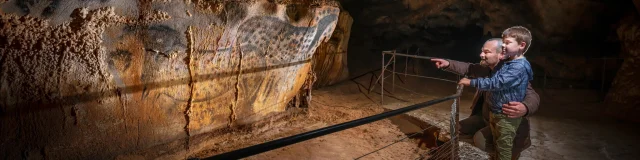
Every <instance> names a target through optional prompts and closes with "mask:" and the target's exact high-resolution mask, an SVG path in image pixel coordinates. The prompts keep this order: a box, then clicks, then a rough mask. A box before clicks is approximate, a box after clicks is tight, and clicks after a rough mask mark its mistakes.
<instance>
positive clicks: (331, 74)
mask: <svg viewBox="0 0 640 160" xmlns="http://www.w3.org/2000/svg"><path fill="white" fill-rule="evenodd" d="M351 24H353V18H351V15H349V12H347V11H342V12H340V16H339V17H338V24H337V25H336V29H335V31H333V35H332V36H331V38H330V39H329V41H327V42H325V43H322V44H320V46H318V49H317V50H316V53H315V54H314V55H313V58H314V65H313V67H314V68H313V71H314V72H315V74H316V77H317V80H316V81H315V83H314V86H316V87H322V86H327V85H332V84H335V83H336V82H339V81H342V80H345V79H346V78H348V77H349V70H348V67H347V48H348V46H349V36H350V35H351Z"/></svg>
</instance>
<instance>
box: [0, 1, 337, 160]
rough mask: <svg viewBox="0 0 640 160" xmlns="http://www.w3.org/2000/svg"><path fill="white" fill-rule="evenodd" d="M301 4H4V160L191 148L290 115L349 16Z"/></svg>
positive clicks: (0, 90)
mask: <svg viewBox="0 0 640 160" xmlns="http://www.w3.org/2000/svg"><path fill="white" fill-rule="evenodd" d="M291 3H293V2H288V1H286V2H275V3H271V2H267V1H266V0H264V1H261V0H247V1H233V2H224V1H221V2H218V1H213V2H210V1H207V2H203V1H197V0H196V1H176V0H173V1H153V2H152V1H146V0H141V1H129V0H100V1H98V0H94V1H62V0H48V1H47V0H35V1H19V0H18V1H7V2H4V1H3V2H0V7H1V10H0V13H1V14H0V17H1V19H0V26H2V30H1V31H0V46H1V48H0V51H1V53H2V55H1V56H0V62H1V63H0V65H1V67H0V105H1V110H0V111H1V120H0V123H1V124H0V142H1V143H0V148H2V149H1V151H0V157H6V158H9V159H19V158H24V157H26V158H38V157H47V158H51V159H87V158H90V159H109V158H113V157H115V156H117V155H119V154H123V153H126V152H131V151H135V150H140V149H146V148H149V147H152V146H157V145H161V144H166V143H169V142H174V141H176V140H181V141H184V143H185V144H184V145H185V147H188V146H189V145H190V142H189V138H188V137H192V136H195V135H198V134H201V133H205V132H210V131H213V130H216V129H221V128H226V127H229V126H238V125H244V124H248V123H252V122H255V121H258V120H260V119H263V118H265V117H267V116H268V115H269V114H271V113H277V112H281V111H283V110H284V109H285V108H286V106H287V105H288V104H289V102H290V101H291V100H292V98H293V97H295V96H296V95H297V94H299V93H300V92H301V88H305V87H303V85H305V84H306V85H309V84H312V83H311V82H308V81H309V80H308V79H307V75H309V72H310V71H311V61H312V56H313V54H314V52H315V50H316V48H317V47H318V46H319V44H320V43H322V42H326V41H327V40H328V39H329V37H331V36H332V33H333V30H334V28H335V26H336V22H337V20H338V16H339V12H340V9H339V8H338V7H337V5H336V4H335V3H333V2H317V1H316V2H313V4H312V3H311V2H310V1H309V2H306V1H302V2H298V1H296V3H297V4H291ZM291 15H296V16H295V17H292V16H291ZM306 88H308V87H306Z"/></svg>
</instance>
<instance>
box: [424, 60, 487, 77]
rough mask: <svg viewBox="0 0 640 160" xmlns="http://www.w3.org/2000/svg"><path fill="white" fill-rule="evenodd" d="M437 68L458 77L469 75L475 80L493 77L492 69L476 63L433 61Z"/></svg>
mask: <svg viewBox="0 0 640 160" xmlns="http://www.w3.org/2000/svg"><path fill="white" fill-rule="evenodd" d="M431 61H432V62H434V63H435V64H436V67H437V68H440V69H443V70H445V71H448V72H452V73H455V74H457V75H467V76H470V77H473V78H476V77H487V76H490V75H491V69H490V68H489V67H486V66H482V65H480V64H474V63H466V62H460V61H454V60H449V59H431Z"/></svg>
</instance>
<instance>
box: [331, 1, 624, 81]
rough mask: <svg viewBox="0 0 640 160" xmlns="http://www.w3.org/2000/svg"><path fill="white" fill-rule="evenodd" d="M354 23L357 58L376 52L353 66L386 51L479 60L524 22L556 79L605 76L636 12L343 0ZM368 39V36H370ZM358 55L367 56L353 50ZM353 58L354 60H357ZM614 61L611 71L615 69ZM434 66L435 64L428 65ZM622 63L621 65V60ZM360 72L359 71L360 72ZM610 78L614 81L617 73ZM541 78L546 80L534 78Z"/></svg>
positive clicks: (535, 55)
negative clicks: (626, 20)
mask: <svg viewBox="0 0 640 160" xmlns="http://www.w3.org/2000/svg"><path fill="white" fill-rule="evenodd" d="M342 2H343V4H344V5H345V9H346V10H347V11H349V12H350V13H351V14H352V15H353V17H354V19H356V21H355V22H354V27H353V28H354V31H353V33H352V37H351V41H352V42H353V43H351V44H350V46H349V48H350V49H353V50H351V51H350V53H351V54H352V55H350V56H351V57H371V58H370V60H367V61H368V62H371V63H372V64H362V65H360V64H357V65H358V66H350V67H349V68H350V69H351V68H357V67H361V66H362V67H364V68H377V67H379V66H380V64H379V59H380V51H382V50H393V49H397V50H400V51H401V52H403V53H404V52H406V50H407V49H409V50H410V53H412V54H414V53H415V52H416V51H417V50H418V48H419V49H420V50H419V54H421V55H425V56H436V57H444V58H451V59H456V60H461V61H467V62H477V61H478V60H479V58H478V55H479V52H478V51H479V49H480V48H481V47H482V44H483V43H484V41H485V40H486V39H488V38H491V37H500V34H501V32H502V31H503V30H504V29H506V28H508V27H511V26H515V25H522V26H525V27H528V28H529V29H530V30H531V31H532V33H533V43H532V48H531V49H530V51H529V53H528V54H527V58H528V59H529V61H531V62H532V65H533V66H534V69H535V71H536V76H543V75H544V74H543V73H544V71H546V72H548V73H547V74H548V77H550V78H554V79H558V80H579V81H575V82H572V83H574V84H573V85H574V86H577V85H583V86H585V87H590V86H588V85H590V84H580V83H583V82H586V81H584V80H585V79H588V80H593V81H592V82H596V81H597V82H598V83H596V84H598V85H596V86H594V87H599V86H600V85H599V80H600V78H601V74H600V73H601V72H600V70H601V69H602V68H601V66H602V60H600V59H597V58H600V57H617V56H618V53H619V43H620V40H618V38H617V36H616V31H615V29H616V25H617V22H618V21H619V20H620V18H621V17H622V15H623V14H624V13H626V11H628V10H632V9H633V8H632V7H633V4H631V1H602V0H581V1H555V0H526V1H505V0H489V1H487V0H469V1H465V0H399V1H393V0H371V1H367V2H360V1H357V0H343V1H342ZM369 41H370V42H369ZM354 53H356V54H360V53H362V55H353V54H354ZM351 63H353V62H351ZM613 63H614V62H613V61H611V62H609V63H608V65H609V64H611V65H614V66H612V67H610V68H609V70H607V73H614V72H615V71H616V70H617V68H616V66H615V64H613ZM427 64H430V63H427ZM617 65H618V66H619V65H620V64H617ZM354 74H357V73H354ZM607 78H609V79H613V75H611V76H608V77H607ZM535 79H536V80H537V79H542V78H535ZM609 82H610V81H609Z"/></svg>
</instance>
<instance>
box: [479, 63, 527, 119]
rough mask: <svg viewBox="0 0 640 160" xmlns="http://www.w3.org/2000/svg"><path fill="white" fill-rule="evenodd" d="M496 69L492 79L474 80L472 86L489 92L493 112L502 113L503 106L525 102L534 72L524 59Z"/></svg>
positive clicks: (488, 97) (488, 98)
mask: <svg viewBox="0 0 640 160" xmlns="http://www.w3.org/2000/svg"><path fill="white" fill-rule="evenodd" d="M495 69H497V71H496V72H495V73H494V74H493V75H491V77H490V78H477V79H472V80H471V86H472V87H476V88H477V89H478V90H482V91H487V95H486V99H487V100H488V101H487V102H489V104H490V105H491V112H493V113H502V105H503V104H507V103H509V102H512V101H513V102H522V101H523V100H524V96H525V93H526V91H527V85H529V81H531V80H533V71H532V70H531V64H530V63H529V61H527V59H526V58H524V57H523V58H520V59H515V60H511V61H507V62H504V64H503V65H502V66H499V67H496V68H495Z"/></svg>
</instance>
